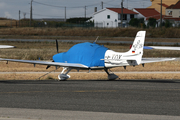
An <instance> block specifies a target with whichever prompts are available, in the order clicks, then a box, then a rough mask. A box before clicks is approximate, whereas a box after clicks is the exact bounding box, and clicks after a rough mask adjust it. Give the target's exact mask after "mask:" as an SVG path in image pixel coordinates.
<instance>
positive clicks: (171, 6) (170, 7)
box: [166, 4, 175, 9]
mask: <svg viewBox="0 0 180 120" xmlns="http://www.w3.org/2000/svg"><path fill="white" fill-rule="evenodd" d="M174 6H175V5H174V4H172V5H170V6H169V7H167V8H166V9H172V8H173V7H174Z"/></svg>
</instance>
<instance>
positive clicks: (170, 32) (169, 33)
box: [0, 27, 180, 42]
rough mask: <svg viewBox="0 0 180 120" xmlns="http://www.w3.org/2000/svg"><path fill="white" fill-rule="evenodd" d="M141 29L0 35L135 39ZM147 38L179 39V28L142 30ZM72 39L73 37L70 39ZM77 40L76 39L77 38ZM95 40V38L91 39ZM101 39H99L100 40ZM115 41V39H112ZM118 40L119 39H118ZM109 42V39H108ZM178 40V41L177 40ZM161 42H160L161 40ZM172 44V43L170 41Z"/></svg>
mask: <svg viewBox="0 0 180 120" xmlns="http://www.w3.org/2000/svg"><path fill="white" fill-rule="evenodd" d="M139 30H142V29H141V28H125V29H120V28H103V29H102V28H99V29H97V28H89V29H87V28H30V27H27V28H24V27H22V28H1V29H0V35H15V36H36V37H37V36H38V37H39V36H83V37H89V36H93V37H96V36H102V39H104V38H103V37H135V35H136V33H137V32H138V31H139ZM144 30H146V31H147V35H146V37H147V38H180V34H179V32H180V29H179V28H163V29H162V30H161V29H160V28H156V29H152V28H151V29H144ZM71 38H73V37H71ZM77 39H78V38H77ZM91 39H95V38H91ZM100 39H101V38H100ZM112 39H116V38H112ZM118 39H119V38H118ZM108 40H110V38H109V39H108ZM178 40H179V39H178ZM161 41H162V40H161ZM171 42H172V41H171Z"/></svg>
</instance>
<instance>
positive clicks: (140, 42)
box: [127, 31, 146, 65]
mask: <svg viewBox="0 0 180 120" xmlns="http://www.w3.org/2000/svg"><path fill="white" fill-rule="evenodd" d="M145 36H146V31H139V32H138V33H137V34H136V37H135V40H134V42H133V45H132V47H131V49H130V50H129V51H128V52H127V54H128V55H130V56H131V57H129V58H128V59H132V60H133V61H130V62H134V63H133V65H139V64H140V63H141V59H142V56H143V47H144V41H145Z"/></svg>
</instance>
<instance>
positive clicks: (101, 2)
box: [101, 1, 103, 9]
mask: <svg viewBox="0 0 180 120" xmlns="http://www.w3.org/2000/svg"><path fill="white" fill-rule="evenodd" d="M101 7H102V9H103V1H102V2H101Z"/></svg>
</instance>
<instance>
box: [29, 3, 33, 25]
mask: <svg viewBox="0 0 180 120" xmlns="http://www.w3.org/2000/svg"><path fill="white" fill-rule="evenodd" d="M32 2H33V0H31V8H30V23H29V26H30V27H31V22H32Z"/></svg>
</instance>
